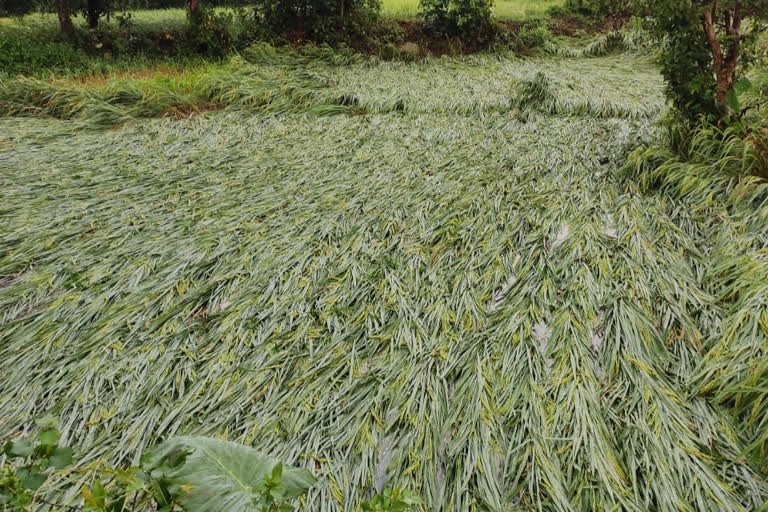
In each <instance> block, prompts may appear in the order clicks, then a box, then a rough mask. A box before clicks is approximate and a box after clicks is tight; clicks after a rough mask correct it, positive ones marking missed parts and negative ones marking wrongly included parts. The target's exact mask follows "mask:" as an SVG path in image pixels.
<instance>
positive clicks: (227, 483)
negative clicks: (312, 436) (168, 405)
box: [143, 437, 316, 512]
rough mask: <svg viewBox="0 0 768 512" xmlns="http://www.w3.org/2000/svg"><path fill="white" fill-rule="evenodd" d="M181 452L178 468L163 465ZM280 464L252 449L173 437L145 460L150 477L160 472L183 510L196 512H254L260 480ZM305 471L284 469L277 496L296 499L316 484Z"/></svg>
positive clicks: (202, 438) (203, 439) (290, 468)
mask: <svg viewBox="0 0 768 512" xmlns="http://www.w3.org/2000/svg"><path fill="white" fill-rule="evenodd" d="M179 453H186V457H185V458H184V461H183V463H182V464H175V465H171V466H169V465H168V460H169V459H173V458H174V457H177V456H178V454H179ZM279 463H280V461H278V460H277V459H274V458H272V457H267V456H265V455H263V454H261V453H259V452H258V451H256V450H254V449H253V448H250V447H247V446H243V445H239V444H236V443H231V442H229V441H221V440H218V439H210V438H204V437H177V438H173V439H169V440H168V441H166V442H164V443H162V444H161V445H160V446H158V447H157V448H155V449H154V450H153V451H152V452H151V453H149V454H148V455H147V457H146V458H145V460H144V464H143V466H144V469H145V470H146V471H148V472H150V473H152V472H157V471H158V470H160V471H162V474H163V479H164V480H165V481H167V482H168V484H169V489H170V491H171V493H172V494H174V495H176V496H179V499H178V502H179V504H180V505H181V506H182V507H183V508H184V510H188V511H195V512H220V511H221V510H227V511H228V512H238V511H256V510H259V509H258V508H257V507H256V506H255V504H254V500H256V499H257V498H258V496H259V494H258V491H257V489H259V488H262V487H263V485H264V482H265V479H266V478H268V477H270V476H271V475H272V471H273V469H274V468H275V466H276V465H277V464H279ZM315 482H316V480H315V477H314V476H312V474H311V473H310V472H309V471H307V470H306V469H299V468H294V467H291V466H284V467H283V470H282V476H281V479H280V483H279V484H278V486H277V489H278V490H279V493H280V495H281V496H284V497H285V498H286V499H291V498H296V497H298V496H300V495H302V494H303V493H305V492H306V491H307V490H308V489H309V488H310V487H312V486H313V485H314V484H315Z"/></svg>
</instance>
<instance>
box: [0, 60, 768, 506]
mask: <svg viewBox="0 0 768 512" xmlns="http://www.w3.org/2000/svg"><path fill="white" fill-rule="evenodd" d="M241 66H245V69H243V68H239V71H237V76H240V77H245V78H243V80H245V79H247V77H249V76H250V77H256V78H254V79H258V80H262V79H263V77H264V76H266V75H265V74H269V76H270V77H272V78H273V79H274V81H275V83H276V84H278V85H279V84H280V83H284V84H285V87H283V88H282V89H281V88H279V87H278V88H277V89H276V90H275V92H274V94H275V96H274V97H275V98H278V96H279V95H280V94H282V96H279V101H280V102H281V103H280V105H281V108H280V109H274V108H271V107H269V105H270V104H269V103H268V102H260V103H259V102H251V103H249V102H240V103H237V104H236V105H235V104H234V103H233V106H232V107H231V108H228V110H226V111H224V112H215V113H208V114H204V115H200V116H195V117H193V118H191V119H188V120H183V121H179V120H174V119H143V120H136V119H135V117H136V116H133V117H132V116H128V117H127V118H126V119H128V122H127V123H126V124H124V125H122V126H121V127H119V128H117V129H112V130H92V129H83V125H82V124H81V122H82V121H84V119H83V118H81V117H77V116H74V118H75V119H76V120H77V122H72V121H62V120H57V119H45V118H6V119H3V120H0V170H1V171H2V172H0V190H2V192H1V193H2V203H1V204H0V215H1V216H2V223H1V224H0V362H2V364H0V396H2V401H0V418H3V421H2V423H0V432H2V433H10V432H14V431H17V430H18V429H21V428H24V426H25V425H27V424H28V423H29V419H30V418H32V417H34V416H36V415H38V414H41V413H48V412H50V413H53V414H55V415H57V416H58V417H59V418H61V422H62V427H63V428H62V430H63V432H64V435H65V436H66V437H67V438H68V440H70V442H72V443H73V444H75V445H76V446H79V447H81V451H80V453H79V454H78V455H79V460H80V461H81V462H82V463H84V464H85V463H87V462H89V461H93V460H95V459H98V458H109V459H110V460H111V461H112V462H134V461H135V459H136V458H137V457H138V456H139V454H140V452H141V451H142V450H143V449H145V448H146V447H147V446H149V445H150V444H152V443H154V442H155V441H156V440H158V439H160V438H164V437H167V436H170V435H173V434H181V433H184V434H189V433H195V434H205V435H215V436H220V437H225V438H228V439H231V440H236V441H241V442H245V443H248V444H252V445H254V446H256V447H257V448H259V449H260V450H262V451H265V452H268V453H270V454H272V455H276V456H280V457H282V458H284V459H286V460H287V461H288V462H290V463H293V464H297V465H300V466H303V467H307V468H309V469H311V470H312V471H313V472H314V473H315V474H316V475H317V476H318V477H319V479H320V482H319V483H318V485H317V486H316V487H315V488H314V489H312V490H311V491H310V493H309V495H308V496H307V498H306V502H305V503H304V508H305V509H306V510H313V511H315V510H316V511H340V510H356V506H357V504H358V503H359V501H360V500H361V499H363V498H365V497H366V496H368V495H369V494H370V493H371V492H372V491H373V490H376V489H381V488H382V487H385V486H387V487H389V486H391V487H406V488H410V489H411V490H413V491H414V492H415V493H417V494H418V495H420V496H422V497H423V499H424V501H425V504H426V505H425V509H427V510H446V511H447V510H451V511H468V510H495V511H507V510H561V511H567V510H635V511H646V510H659V511H679V510H691V511H693V510H698V511H702V510H711V511H723V510H727V511H739V510H754V509H755V508H757V507H759V506H760V505H761V504H762V503H763V502H764V501H765V500H766V499H767V498H768V490H767V489H766V483H765V474H762V473H761V472H760V471H761V469H760V468H759V467H758V466H757V465H756V464H753V463H751V462H750V459H749V458H748V457H746V456H745V453H747V452H746V451H745V449H746V448H747V447H748V445H749V444H750V443H753V442H754V440H755V439H756V438H757V432H758V431H761V430H760V424H759V420H758V421H757V422H755V421H753V422H752V423H750V424H749V425H750V426H749V427H747V426H745V425H744V424H742V421H741V419H740V418H741V417H738V418H737V417H734V416H732V415H731V409H730V408H729V407H726V405H727V404H725V403H724V402H727V401H728V400H729V398H728V397H727V396H725V394H723V395H722V396H720V395H718V396H717V397H716V398H718V399H716V400H713V399H711V397H709V396H707V395H699V394H698V393H697V391H699V390H704V391H706V390H708V389H709V390H711V389H723V390H726V388H727V389H729V390H730V391H729V392H730V393H734V392H735V393H737V394H738V393H739V391H738V390H736V391H734V390H733V386H731V385H730V384H729V385H728V386H726V387H722V388H720V387H718V380H717V379H719V378H720V376H721V375H723V374H726V375H727V376H726V377H725V379H726V380H727V381H728V382H729V383H737V382H742V381H749V379H748V378H747V377H748V376H749V375H756V373H754V372H755V371H758V370H756V369H757V368H765V367H766V366H762V367H760V366H759V365H756V366H755V367H753V368H749V367H748V365H741V366H736V365H730V366H728V365H725V364H724V363H723V359H722V357H723V356H722V354H726V353H727V352H728V350H726V349H724V348H723V347H722V346H721V343H724V340H729V339H731V340H733V339H736V340H741V341H739V342H738V343H737V345H738V346H739V347H742V348H740V349H739V351H738V355H739V357H744V356H745V354H749V355H750V358H751V359H753V360H761V361H765V359H764V358H765V343H766V337H765V336H766V334H765V331H766V329H765V325H764V324H760V323H759V320H758V322H756V323H754V324H753V323H750V322H745V321H739V318H742V317H743V316H744V315H745V314H748V315H749V314H756V315H758V316H757V318H761V317H760V315H761V314H763V315H765V314H766V313H765V301H764V299H762V302H761V299H760V297H759V294H751V295H750V294H743V295H740V297H742V299H741V302H737V301H735V300H734V299H733V294H734V293H736V292H734V291H733V290H734V289H736V288H739V287H742V288H743V289H752V290H754V289H755V288H754V286H755V284H754V282H750V279H749V278H743V279H741V280H734V279H732V278H730V277H727V280H728V282H727V283H724V282H723V281H722V279H724V276H729V275H734V274H735V275H737V274H738V272H737V271H735V270H733V269H732V267H733V265H738V263H734V262H736V261H744V264H745V265H747V264H749V265H751V267H750V268H753V269H754V271H753V274H750V275H753V276H757V273H758V272H762V270H761V269H763V267H765V255H764V254H762V255H761V253H758V252H755V251H754V248H755V247H759V246H760V245H761V244H762V245H765V244H766V242H768V240H766V234H765V233H766V230H764V229H762V228H761V226H764V221H765V217H760V216H759V215H757V216H756V215H755V214H751V213H749V212H747V211H746V210H745V211H734V210H727V209H726V205H725V203H720V202H719V200H718V199H717V198H710V199H709V203H708V204H707V205H706V206H703V205H702V204H701V203H694V202H692V201H688V200H675V199H673V198H672V197H671V196H666V195H664V194H662V193H639V192H638V191H637V187H636V186H635V184H634V183H633V182H632V181H631V180H630V181H627V178H626V175H624V177H622V175H620V174H619V172H618V171H619V169H620V168H621V167H622V166H623V164H624V162H625V160H626V157H627V154H628V153H629V152H630V151H631V150H632V149H634V148H635V147H636V146H637V145H638V144H640V143H642V142H648V141H653V140H655V139H657V138H658V137H659V134H658V132H657V130H656V128H654V120H655V118H656V116H657V115H658V114H659V112H660V110H661V107H662V102H663V100H662V87H663V85H662V82H661V79H660V77H659V76H658V74H657V73H656V72H655V71H654V70H653V68H652V67H651V66H650V64H648V62H646V61H645V60H643V59H640V58H638V57H634V56H631V55H623V56H620V55H614V56H609V57H601V58H594V59H587V58H585V59H576V60H573V59H562V58H552V59H541V60H516V59H509V58H507V57H503V56H502V57H487V56H485V57H474V58H472V59H464V60H451V59H439V60H428V61H425V62H423V63H417V64H389V63H376V62H362V63H361V62H358V63H353V64H351V65H349V66H333V65H330V64H324V63H322V62H320V61H317V62H315V63H305V64H297V63H296V62H293V61H292V62H288V63H282V64H281V63H278V62H276V61H275V62H272V63H271V64H269V66H267V65H265V64H263V63H262V64H261V65H259V64H250V66H253V67H248V65H246V64H242V63H241ZM539 72H542V73H544V75H546V76H547V77H548V82H547V83H549V89H548V91H547V94H548V98H549V99H551V100H552V101H549V102H548V105H549V106H550V107H552V105H555V106H554V107H552V108H546V109H542V108H535V105H533V106H531V105H529V107H530V108H527V107H526V108H522V107H520V105H518V104H516V102H515V101H514V97H515V95H516V94H517V92H516V91H517V90H518V85H519V84H520V83H522V82H524V81H526V80H532V79H533V78H534V75H536V73H539ZM296 79H300V80H309V81H311V83H313V84H322V87H321V88H320V89H317V88H313V89H312V90H314V91H318V90H319V91H321V92H319V93H317V92H316V93H315V94H313V95H310V96H304V95H296V94H293V93H295V92H296V91H297V89H296V88H292V87H293V84H295V82H294V80H296ZM280 80H283V82H280ZM259 83H260V84H261V83H262V82H259ZM389 84H399V85H400V87H399V88H397V89H396V88H395V87H393V86H392V87H391V86H390V85H389ZM394 91H396V92H394ZM94 94H95V93H94ZM237 97H238V98H241V97H242V96H237ZM340 97H342V98H347V99H348V100H349V101H347V102H346V103H348V105H342V106H348V107H350V108H349V109H336V110H331V111H328V112H325V113H333V114H340V115H330V116H328V115H326V116H318V115H317V114H318V113H319V111H322V109H319V108H318V107H319V106H323V105H329V104H331V103H333V104H335V105H337V106H340V105H341V104H343V103H344V102H339V101H334V102H329V101H328V99H329V98H331V99H333V98H340ZM297 98H302V99H301V100H297ZM307 98H308V99H307ZM276 101H277V100H276ZM305 101H306V102H305ZM285 105H291V108H283V107H284V106H285ZM584 105H591V106H590V107H588V108H587V107H584ZM606 106H607V107H606ZM305 107H307V108H305ZM30 112H31V111H30ZM30 112H27V113H30ZM34 113H35V114H36V115H39V114H41V112H40V111H37V112H34ZM42 113H46V112H42ZM351 114H354V115H351ZM761 223H762V224H761ZM746 260H749V261H746ZM727 262H731V263H732V264H733V265H731V267H728V268H726V267H727V265H726V263H727ZM761 275H763V274H761ZM755 281H759V279H755ZM725 288H727V290H726V291H724V289H725ZM745 312H748V313H745ZM739 315H741V316H739ZM762 318H765V317H762ZM761 325H762V327H761ZM747 330H748V331H749V332H746V331H747ZM724 333H725V337H724ZM734 343H736V342H734ZM728 346H729V347H730V346H731V345H728ZM717 347H720V350H719V351H718V350H717ZM710 349H712V350H710ZM718 354H720V355H718ZM760 358H763V359H760ZM742 361H743V360H742ZM723 368H725V369H723ZM750 372H753V373H751V374H750ZM734 385H735V384H734ZM753 387H754V386H753ZM727 392H728V391H723V393H727ZM754 393H755V391H754V389H750V390H748V394H749V396H750V397H751V398H750V400H752V401H753V402H751V403H754V401H756V402H757V404H756V405H755V409H754V410H755V411H758V410H761V409H760V407H761V405H760V404H761V403H762V399H761V398H760V395H759V394H758V395H757V398H755V395H754ZM720 398H722V400H720ZM763 410H764V409H763ZM752 447H753V448H754V445H753V446H752Z"/></svg>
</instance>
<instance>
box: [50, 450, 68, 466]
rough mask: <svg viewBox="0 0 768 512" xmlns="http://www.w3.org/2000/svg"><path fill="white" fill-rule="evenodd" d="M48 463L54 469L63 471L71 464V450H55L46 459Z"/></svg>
mask: <svg viewBox="0 0 768 512" xmlns="http://www.w3.org/2000/svg"><path fill="white" fill-rule="evenodd" d="M48 462H49V463H50V464H51V466H52V467H53V468H54V469H64V468H65V467H67V466H69V465H70V464H72V448H65V447H59V448H56V449H55V450H53V453H52V454H51V456H50V457H49V458H48Z"/></svg>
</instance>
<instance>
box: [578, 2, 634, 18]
mask: <svg viewBox="0 0 768 512" xmlns="http://www.w3.org/2000/svg"><path fill="white" fill-rule="evenodd" d="M633 4H634V2H633V1H632V0H567V2H566V4H565V5H566V7H567V8H568V9H571V10H573V11H576V12H579V13H583V14H589V15H591V16H610V15H616V14H627V13H630V12H632V9H633Z"/></svg>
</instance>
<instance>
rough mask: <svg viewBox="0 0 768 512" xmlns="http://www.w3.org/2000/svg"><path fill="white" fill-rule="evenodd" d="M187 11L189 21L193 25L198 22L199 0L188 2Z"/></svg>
mask: <svg viewBox="0 0 768 512" xmlns="http://www.w3.org/2000/svg"><path fill="white" fill-rule="evenodd" d="M187 8H188V9H189V19H190V21H191V22H192V23H193V24H195V25H196V24H198V23H199V22H200V0H189V2H188V4H187Z"/></svg>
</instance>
